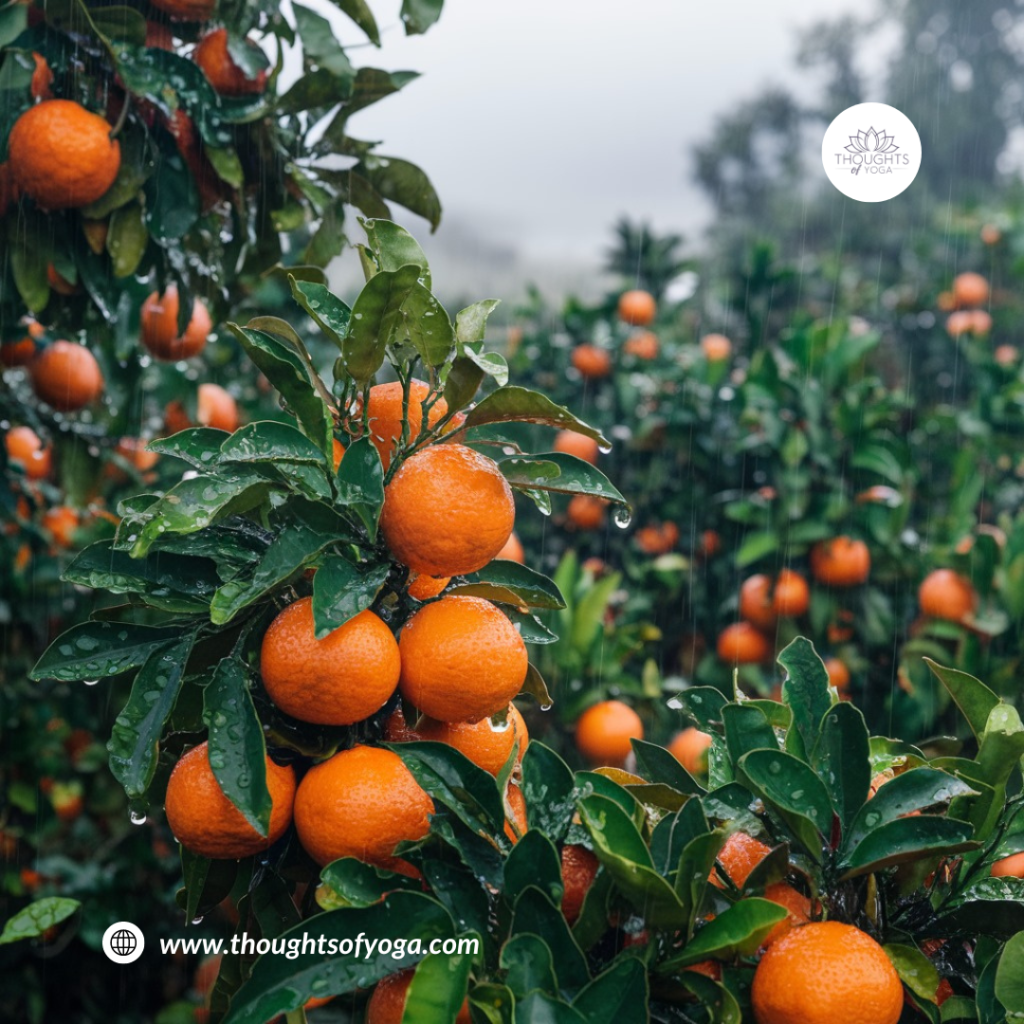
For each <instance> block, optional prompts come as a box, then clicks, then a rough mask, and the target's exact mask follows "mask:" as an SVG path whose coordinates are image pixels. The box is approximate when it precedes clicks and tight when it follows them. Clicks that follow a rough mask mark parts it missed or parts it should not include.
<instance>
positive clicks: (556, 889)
mask: <svg viewBox="0 0 1024 1024" xmlns="http://www.w3.org/2000/svg"><path fill="white" fill-rule="evenodd" d="M531 885H535V886H537V888H538V889H540V890H541V892H543V893H544V895H545V896H547V897H548V899H550V900H551V901H552V902H553V903H561V901H562V891H563V886H562V868H561V863H560V861H559V858H558V851H557V850H556V849H555V845H554V843H552V842H551V840H550V839H548V837H547V836H546V835H544V833H543V832H542V831H541V830H540V829H537V828H531V829H529V830H528V831H527V832H526V833H525V834H524V835H523V837H522V839H520V840H519V842H518V843H516V845H515V846H513V847H512V852H511V853H510V854H509V856H508V860H507V861H505V888H504V896H505V899H506V900H507V901H508V902H510V903H515V901H516V898H517V897H518V896H519V894H520V893H521V892H523V891H524V890H525V889H526V888H527V887H528V886H531Z"/></svg>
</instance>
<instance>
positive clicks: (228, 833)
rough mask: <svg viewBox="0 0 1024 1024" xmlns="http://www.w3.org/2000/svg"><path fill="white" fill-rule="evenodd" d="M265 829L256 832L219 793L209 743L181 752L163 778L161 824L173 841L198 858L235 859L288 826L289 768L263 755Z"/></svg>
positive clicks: (273, 839) (291, 778) (264, 846)
mask: <svg viewBox="0 0 1024 1024" xmlns="http://www.w3.org/2000/svg"><path fill="white" fill-rule="evenodd" d="M267 789H268V790H269V791H270V799H271V804H272V809H271V812H270V829H269V831H268V834H267V835H266V836H261V835H260V834H259V833H258V832H257V831H256V829H254V828H253V827H252V825H250V824H249V823H248V822H247V821H246V820H245V818H243V817H242V812H241V811H239V810H238V808H237V807H235V805H234V804H232V803H231V801H230V800H229V799H228V798H227V797H226V796H225V795H224V792H223V791H222V790H221V788H220V785H219V784H218V782H217V779H216V777H215V776H214V774H213V769H212V768H211V767H210V756H209V745H208V744H207V743H200V744H199V746H197V747H193V748H192V749H191V750H190V751H189V752H188V753H187V754H184V755H182V757H181V758H180V759H179V760H178V763H177V764H176V765H175V766H174V770H173V771H172V772H171V777H170V779H169V780H168V782H167V796H166V798H165V801H164V806H165V810H166V813H167V824H168V825H170V827H171V831H172V832H173V833H174V835H175V837H176V838H177V840H178V842H180V843H181V845H182V846H184V847H185V849H186V850H190V851H191V852H192V853H196V854H199V856H201V857H210V858H213V859H215V860H237V859H238V858H241V857H250V856H252V855H253V854H254V853H259V852H260V851H262V850H266V849H268V848H269V847H271V846H273V845H274V843H276V842H277V841H278V839H280V838H281V836H283V835H284V834H285V832H287V831H288V826H289V825H290V824H291V821H292V802H293V801H294V799H295V772H294V770H293V769H292V768H291V767H290V766H289V767H282V766H281V765H279V764H277V763H276V762H274V761H272V760H271V759H270V758H269V757H268V758H267Z"/></svg>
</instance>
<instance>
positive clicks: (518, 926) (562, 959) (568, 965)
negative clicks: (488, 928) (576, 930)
mask: <svg viewBox="0 0 1024 1024" xmlns="http://www.w3.org/2000/svg"><path fill="white" fill-rule="evenodd" d="M509 934H510V936H515V935H523V934H529V935H536V936H539V937H540V939H541V940H542V941H543V942H545V943H546V944H547V946H548V948H549V949H552V950H557V951H558V965H557V967H556V972H557V974H558V981H559V983H560V985H561V987H562V989H564V990H568V991H572V990H574V989H578V988H582V987H583V986H584V985H586V984H587V982H588V981H590V971H589V969H588V968H587V959H586V957H585V956H584V955H583V951H582V950H581V949H580V947H579V946H577V945H576V940H575V939H574V938H573V936H572V932H571V931H570V930H569V925H568V924H567V923H566V920H565V918H564V917H563V916H562V912H561V910H559V909H558V907H557V906H555V904H554V903H552V902H551V900H549V899H548V898H547V896H545V895H544V893H542V892H541V891H540V889H537V888H535V887H533V886H530V887H529V888H527V889H525V890H524V891H523V892H522V893H521V894H520V896H519V898H518V899H517V900H516V904H515V910H514V911H513V914H512V925H511V927H510V929H509Z"/></svg>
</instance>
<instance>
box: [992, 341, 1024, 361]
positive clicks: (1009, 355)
mask: <svg viewBox="0 0 1024 1024" xmlns="http://www.w3.org/2000/svg"><path fill="white" fill-rule="evenodd" d="M992 358H993V359H995V361H996V362H997V363H998V364H999V365H1000V366H1013V365H1014V363H1016V362H1017V359H1018V354H1017V349H1016V348H1014V346H1013V345H999V346H998V347H997V348H996V350H995V352H993V353H992Z"/></svg>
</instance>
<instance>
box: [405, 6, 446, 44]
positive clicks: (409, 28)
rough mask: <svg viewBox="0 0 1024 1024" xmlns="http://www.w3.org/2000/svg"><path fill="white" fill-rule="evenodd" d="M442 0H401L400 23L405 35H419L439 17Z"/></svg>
mask: <svg viewBox="0 0 1024 1024" xmlns="http://www.w3.org/2000/svg"><path fill="white" fill-rule="evenodd" d="M443 6H444V0H402V23H403V24H404V25H405V34H406V35H407V36H414V35H421V34H422V33H424V32H426V31H427V29H429V28H430V26H431V25H433V24H434V23H435V22H436V21H437V19H438V18H440V17H441V8H442V7H443Z"/></svg>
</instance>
